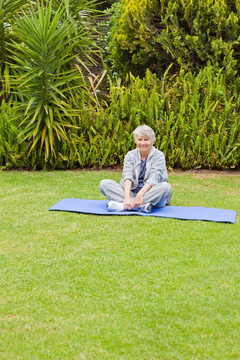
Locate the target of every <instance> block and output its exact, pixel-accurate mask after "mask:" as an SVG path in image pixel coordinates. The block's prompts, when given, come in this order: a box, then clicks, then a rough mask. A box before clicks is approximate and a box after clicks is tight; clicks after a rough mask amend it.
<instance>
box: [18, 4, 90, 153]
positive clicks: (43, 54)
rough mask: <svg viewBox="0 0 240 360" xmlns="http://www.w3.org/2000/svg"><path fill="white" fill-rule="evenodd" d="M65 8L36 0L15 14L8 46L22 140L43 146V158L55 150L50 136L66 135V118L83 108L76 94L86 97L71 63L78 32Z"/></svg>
mask: <svg viewBox="0 0 240 360" xmlns="http://www.w3.org/2000/svg"><path fill="white" fill-rule="evenodd" d="M65 11H66V8H65V7H64V5H63V6H60V7H59V8H58V9H57V10H54V11H53V7H52V1H49V2H47V3H46V4H44V3H43V2H38V4H37V11H36V10H35V9H34V8H32V9H30V10H29V11H28V12H24V13H22V14H21V17H20V18H19V19H18V20H17V22H16V24H15V26H14V33H15V35H16V38H17V41H16V42H14V50H13V49H12V52H13V55H12V59H13V61H14V62H15V63H16V65H15V69H16V71H17V74H18V75H17V76H16V77H15V79H14V85H15V89H16V92H17V93H18V95H19V96H21V97H22V104H21V106H20V109H21V111H22V112H23V113H24V119H23V122H22V123H21V126H23V127H24V130H23V133H24V135H25V139H28V140H30V142H29V144H30V151H31V150H32V149H34V148H40V150H41V149H42V148H44V151H45V159H47V158H48V157H49V154H50V153H53V154H55V150H54V148H55V143H56V141H61V140H67V139H68V131H67V129H68V128H69V126H71V125H72V117H74V116H76V115H79V112H80V111H82V110H83V109H79V107H78V106H77V104H78V103H80V102H78V99H79V98H82V97H84V98H85V99H86V98H87V97H88V98H87V101H88V102H90V101H91V97H90V95H89V94H88V91H87V88H86V84H85V82H84V78H83V76H82V75H81V72H79V70H78V69H76V67H75V66H74V59H75V58H76V55H75V54H74V48H75V47H77V46H79V43H80V42H81V36H82V34H81V33H80V34H78V32H77V31H76V27H77V25H76V23H74V22H72V21H70V20H69V19H68V18H66V17H65Z"/></svg>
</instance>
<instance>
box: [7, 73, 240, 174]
mask: <svg viewBox="0 0 240 360" xmlns="http://www.w3.org/2000/svg"><path fill="white" fill-rule="evenodd" d="M101 105H102V106H101V107H100V108H98V109H95V110H94V108H89V109H88V111H85V112H84V113H82V115H81V116H75V117H73V118H72V122H73V125H75V126H74V127H73V128H72V129H71V131H69V138H70V142H69V143H68V142H65V143H63V144H62V143H61V142H59V141H58V142H56V156H53V155H52V156H50V158H49V159H48V160H47V161H45V160H44V157H43V155H42V154H41V153H40V154H39V153H38V152H36V151H33V152H32V153H31V154H30V155H28V156H27V152H28V151H27V143H25V144H26V146H23V145H22V144H19V145H18V146H13V144H14V136H13V135H12V134H15V132H16V121H17V120H15V122H11V123H9V122H8V121H7V116H6V112H7V110H8V109H7V107H6V109H5V115H2V116H0V127H2V130H1V133H3V134H4V136H3V138H1V137H0V149H2V150H1V153H0V165H1V166H3V167H7V168H11V167H19V168H21V167H23V168H32V167H34V168H36V169H42V168H56V169H66V168H73V167H88V166H92V167H103V166H111V165H117V164H122V162H123V158H124V155H125V154H126V152H127V151H128V150H130V149H132V148H134V146H135V145H134V139H133V136H132V135H131V132H132V131H133V130H134V129H135V127H136V126H138V125H140V124H142V123H146V124H148V125H149V126H151V127H152V128H153V129H154V130H155V132H156V138H157V140H156V146H157V147H158V148H159V149H160V150H162V151H163V152H164V153H165V155H166V159H167V165H168V166H169V167H181V168H183V169H189V168H212V169H227V168H232V169H234V168H239V165H240V151H239V150H240V124H239V118H240V101H239V96H238V93H237V91H234V90H230V89H228V87H227V86H226V81H225V76H224V74H223V73H221V72H220V73H219V74H218V76H216V75H215V72H214V70H213V69H212V68H211V67H210V66H209V67H206V68H205V69H204V70H202V71H200V72H199V74H198V75H197V76H194V75H193V74H192V73H191V72H190V71H188V72H186V71H184V70H182V71H181V72H180V73H179V75H176V76H172V75H170V73H169V72H168V71H166V72H165V74H164V77H163V78H162V80H161V81H159V80H158V79H157V78H156V76H154V75H152V74H151V72H150V71H147V74H146V77H145V78H144V79H140V78H139V77H137V78H135V77H134V76H133V75H130V76H129V78H128V83H127V84H126V85H125V86H123V85H121V84H120V83H119V82H118V83H115V82H113V83H111V84H110V100H109V104H108V105H107V104H106V103H105V105H104V104H103V103H102V104H101ZM6 127H7V128H6ZM4 129H5V130H4ZM10 148H11V149H12V152H11V157H10V156H9V153H8V149H10ZM14 152H15V153H14Z"/></svg>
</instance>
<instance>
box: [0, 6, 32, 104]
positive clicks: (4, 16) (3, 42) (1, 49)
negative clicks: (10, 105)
mask: <svg viewBox="0 0 240 360" xmlns="http://www.w3.org/2000/svg"><path fill="white" fill-rule="evenodd" d="M26 3H27V2H26V1H25V0H0V98H1V99H4V100H5V101H6V100H8V98H9V96H10V75H11V74H12V68H11V63H9V55H10V54H9V50H8V44H9V42H11V41H12V39H13V33H12V25H13V24H14V21H15V16H16V14H17V13H18V12H19V11H20V10H21V9H22V7H23V6H24V5H25V4H26Z"/></svg>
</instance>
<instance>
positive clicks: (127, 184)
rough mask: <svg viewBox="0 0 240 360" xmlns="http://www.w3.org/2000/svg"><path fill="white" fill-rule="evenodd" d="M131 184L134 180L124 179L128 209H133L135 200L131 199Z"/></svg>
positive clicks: (126, 207) (125, 206)
mask: <svg viewBox="0 0 240 360" xmlns="http://www.w3.org/2000/svg"><path fill="white" fill-rule="evenodd" d="M131 186H132V180H130V179H126V180H125V181H124V202H123V205H124V208H125V209H127V210H131V209H132V208H133V202H132V200H131V195H130V192H131Z"/></svg>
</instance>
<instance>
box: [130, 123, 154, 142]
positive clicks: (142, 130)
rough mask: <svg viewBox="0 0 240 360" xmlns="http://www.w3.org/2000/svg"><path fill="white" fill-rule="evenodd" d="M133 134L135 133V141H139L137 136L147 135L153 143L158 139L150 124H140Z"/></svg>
mask: <svg viewBox="0 0 240 360" xmlns="http://www.w3.org/2000/svg"><path fill="white" fill-rule="evenodd" d="M133 135H134V139H135V142H136V141H137V138H138V137H139V136H145V137H147V138H149V139H151V140H152V142H153V144H154V143H155V141H156V136H155V133H154V131H153V129H152V128H150V126H148V125H140V126H138V127H137V128H136V129H135V130H134V132H133Z"/></svg>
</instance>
